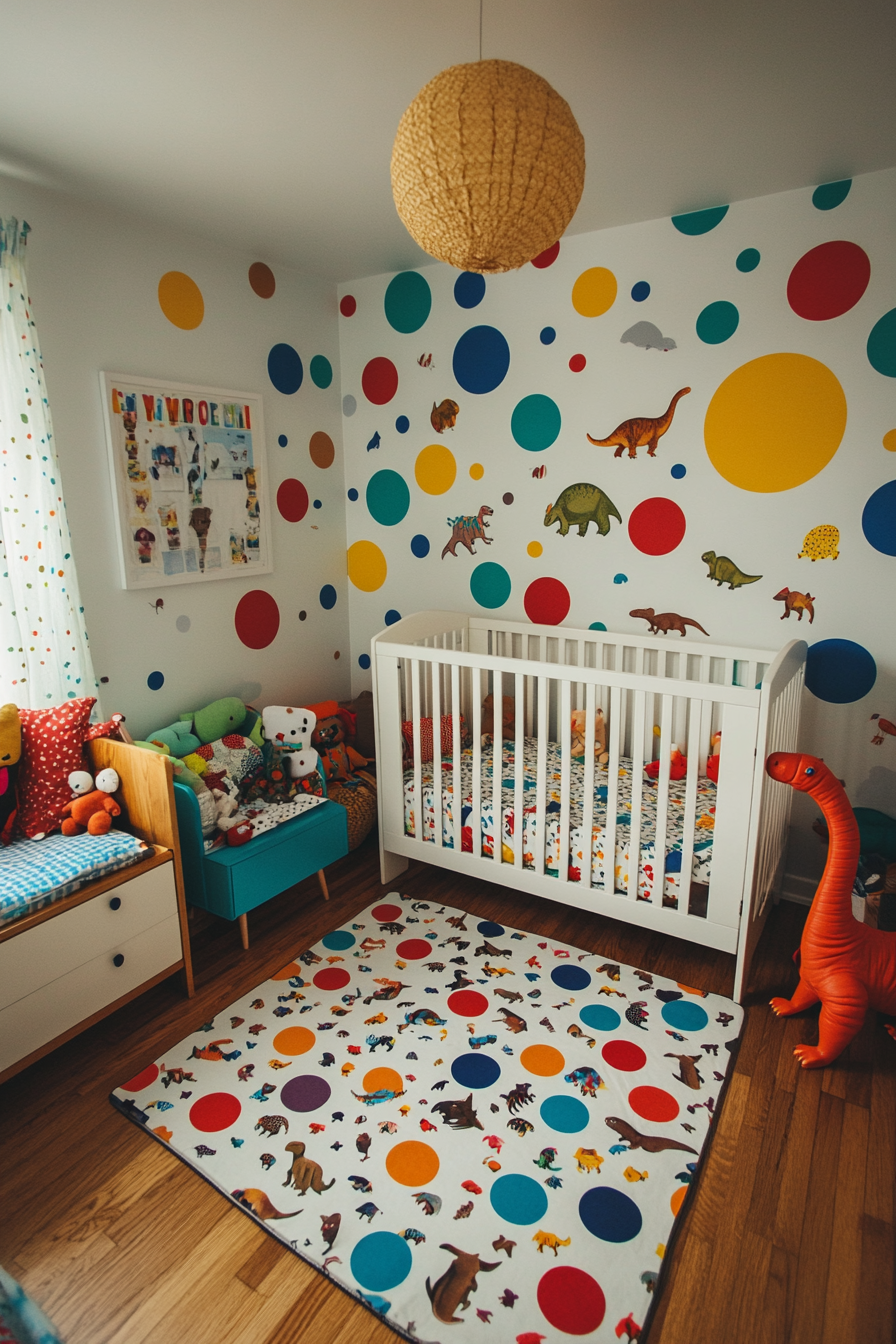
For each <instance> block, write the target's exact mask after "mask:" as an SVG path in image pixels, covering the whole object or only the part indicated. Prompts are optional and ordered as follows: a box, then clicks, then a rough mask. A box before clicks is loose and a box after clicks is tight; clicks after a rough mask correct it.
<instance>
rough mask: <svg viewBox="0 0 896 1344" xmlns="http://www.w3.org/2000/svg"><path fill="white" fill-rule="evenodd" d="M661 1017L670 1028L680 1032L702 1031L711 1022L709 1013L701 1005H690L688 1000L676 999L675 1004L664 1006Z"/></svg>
mask: <svg viewBox="0 0 896 1344" xmlns="http://www.w3.org/2000/svg"><path fill="white" fill-rule="evenodd" d="M661 1017H662V1019H663V1021H664V1022H667V1023H668V1024H669V1026H670V1027H675V1028H676V1030H678V1031H702V1030H703V1028H704V1027H705V1026H706V1024H707V1022H708V1021H709V1013H707V1011H706V1009H705V1008H701V1007H700V1005H699V1003H689V1002H688V1000H687V999H676V1000H675V1002H674V1003H666V1004H664V1005H663V1011H662V1013H661Z"/></svg>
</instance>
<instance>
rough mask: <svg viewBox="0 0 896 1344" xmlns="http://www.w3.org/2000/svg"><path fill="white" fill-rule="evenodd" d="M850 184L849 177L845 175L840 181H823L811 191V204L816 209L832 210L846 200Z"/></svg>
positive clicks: (850, 179)
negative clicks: (821, 184)
mask: <svg viewBox="0 0 896 1344" xmlns="http://www.w3.org/2000/svg"><path fill="white" fill-rule="evenodd" d="M851 186H852V178H851V177H845V178H844V179H843V181H842V182H825V183H824V185H823V186H820V187H816V188H815V190H814V191H813V193H812V204H813V205H814V206H815V209H816V210H834V209H835V208H836V207H837V206H838V205H842V204H843V202H844V201H845V200H846V198H847V196H848V195H849V189H850V187H851Z"/></svg>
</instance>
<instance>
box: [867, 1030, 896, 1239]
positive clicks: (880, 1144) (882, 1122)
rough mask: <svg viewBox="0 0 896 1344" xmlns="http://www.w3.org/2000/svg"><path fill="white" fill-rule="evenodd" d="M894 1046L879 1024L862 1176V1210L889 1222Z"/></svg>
mask: <svg viewBox="0 0 896 1344" xmlns="http://www.w3.org/2000/svg"><path fill="white" fill-rule="evenodd" d="M894 1055H896V1046H894V1042H893V1040H892V1039H891V1037H889V1036H888V1035H886V1034H885V1032H884V1030H883V1028H882V1027H878V1028H877V1030H876V1033H875V1036H874V1039H873V1045H872V1058H873V1061H874V1072H873V1074H872V1079H871V1126H870V1129H869V1133H868V1165H867V1169H866V1179H865V1212H866V1213H867V1214H868V1215H869V1216H870V1217H871V1218H876V1219H879V1220H880V1221H881V1222H882V1223H886V1224H888V1225H889V1226H890V1227H892V1226H893V1223H894V1221H896V1218H894V1196H896V1125H894V1123H893V1117H894V1116H896V1069H894V1068H893V1056H894Z"/></svg>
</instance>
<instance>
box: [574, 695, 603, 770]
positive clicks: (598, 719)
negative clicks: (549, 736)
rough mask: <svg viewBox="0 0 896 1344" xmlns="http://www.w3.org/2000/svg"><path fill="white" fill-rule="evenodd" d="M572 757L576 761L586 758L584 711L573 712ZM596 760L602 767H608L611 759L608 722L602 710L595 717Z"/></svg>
mask: <svg viewBox="0 0 896 1344" xmlns="http://www.w3.org/2000/svg"><path fill="white" fill-rule="evenodd" d="M572 756H573V759H574V760H584V757H585V711H584V709H574V710H573V711H572ZM594 759H595V760H596V761H598V762H599V763H600V764H601V765H606V763H607V761H608V760H609V759H610V753H609V752H608V751H607V721H606V719H605V718H604V712H603V710H602V709H598V710H597V711H596V712H595V715H594Z"/></svg>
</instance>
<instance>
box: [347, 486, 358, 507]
mask: <svg viewBox="0 0 896 1344" xmlns="http://www.w3.org/2000/svg"><path fill="white" fill-rule="evenodd" d="M348 497H349V499H350V500H351V501H352V503H353V504H354V502H355V500H356V499H357V498H358V492H357V490H356V489H355V487H354V486H352V488H351V489H350V490H349V492H348Z"/></svg>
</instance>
